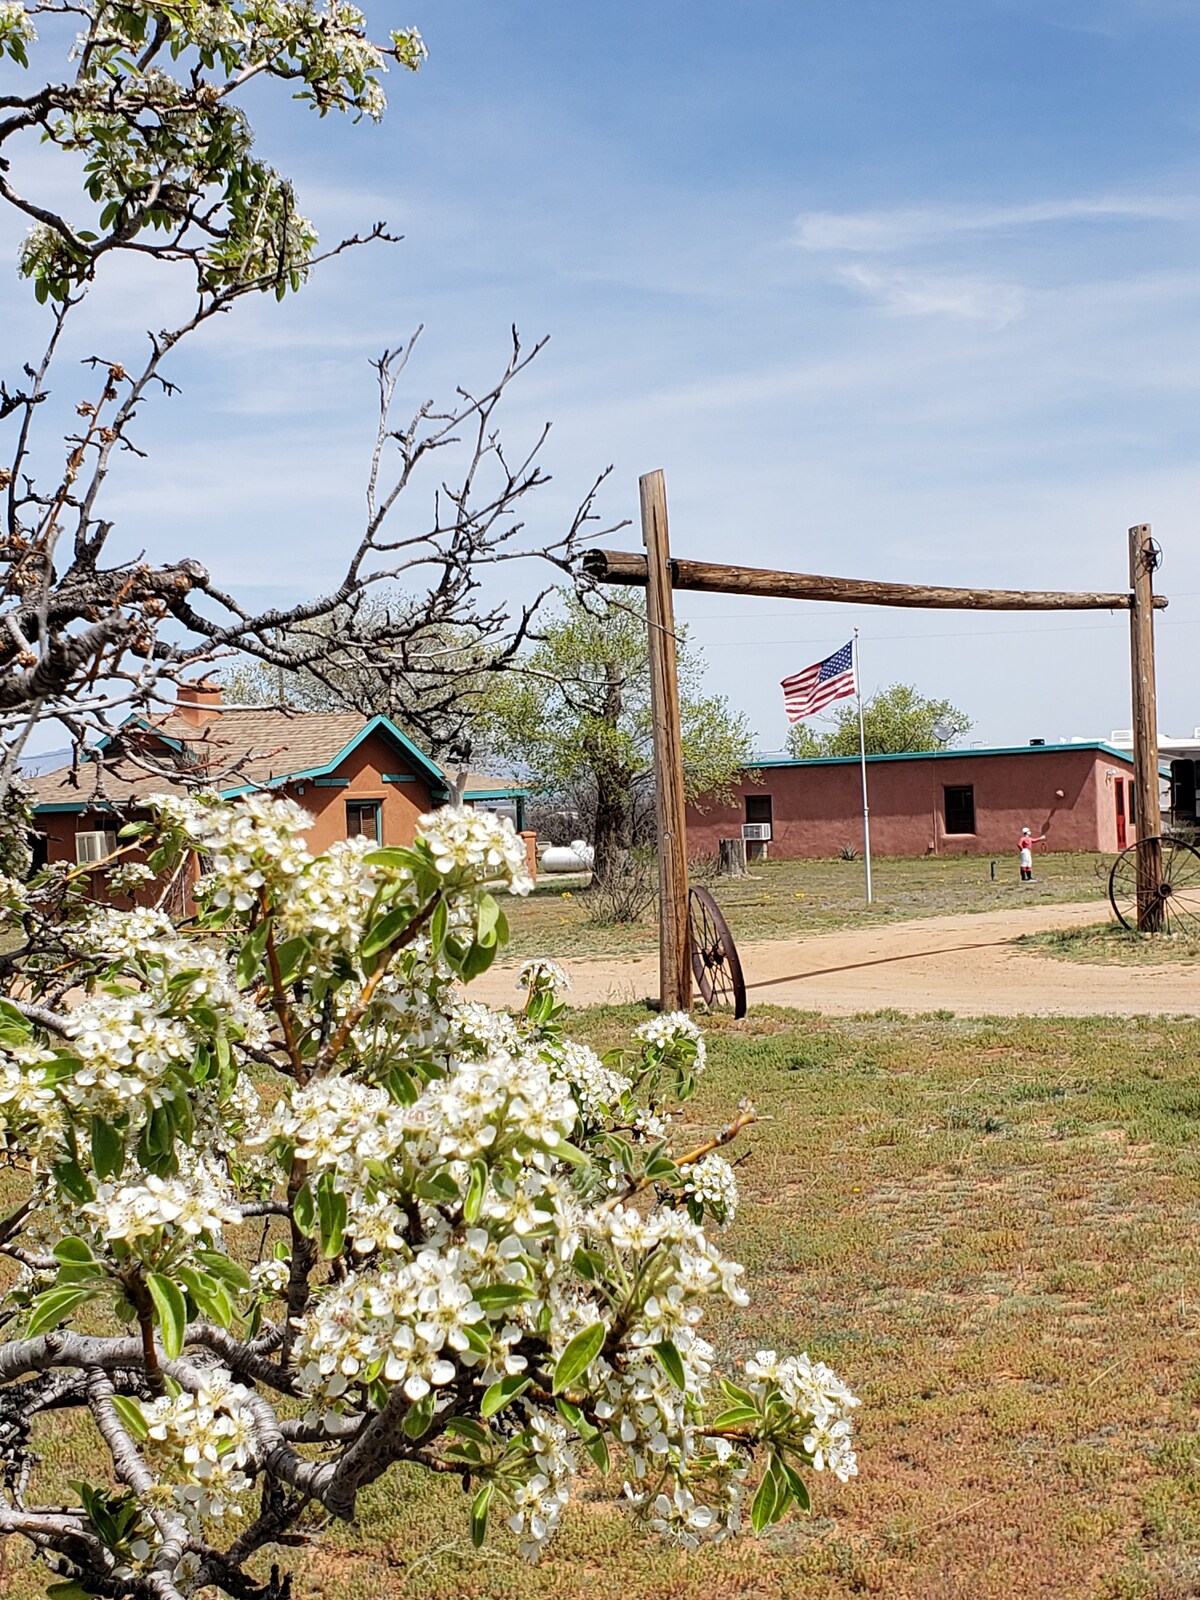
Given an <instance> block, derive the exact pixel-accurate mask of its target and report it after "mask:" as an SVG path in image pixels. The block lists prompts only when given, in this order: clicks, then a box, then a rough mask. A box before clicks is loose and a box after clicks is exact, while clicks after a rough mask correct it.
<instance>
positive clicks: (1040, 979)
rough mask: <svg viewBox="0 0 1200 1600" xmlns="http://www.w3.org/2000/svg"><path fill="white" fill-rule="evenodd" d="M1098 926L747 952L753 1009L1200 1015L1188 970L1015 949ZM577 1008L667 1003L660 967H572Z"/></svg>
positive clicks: (1093, 915) (476, 989)
mask: <svg viewBox="0 0 1200 1600" xmlns="http://www.w3.org/2000/svg"><path fill="white" fill-rule="evenodd" d="M1099 920H1100V908H1099V907H1098V906H1097V905H1096V904H1095V902H1090V903H1088V904H1086V905H1054V906H1029V907H1026V908H1023V909H1021V910H1014V911H989V912H983V913H979V914H976V915H960V916H952V917H927V918H923V919H920V920H915V921H911V922H892V923H887V924H884V925H880V926H876V927H871V928H850V929H842V930H840V931H837V932H832V933H820V934H806V935H805V936H803V937H800V938H796V939H777V940H772V941H771V942H769V943H764V944H751V945H744V946H743V947H742V949H741V957H742V967H743V969H744V971H745V974H746V985H747V989H748V993H749V1000H750V1004H751V1006H754V1005H778V1006H797V1007H800V1008H802V1009H804V1010H808V1011H823V1012H828V1013H829V1014H831V1015H835V1016H845V1015H847V1014H849V1013H852V1012H856V1011H878V1010H882V1009H883V1008H884V1007H888V1006H890V1007H894V1008H895V1009H896V1010H898V1011H905V1012H920V1011H938V1010H947V1011H953V1012H955V1013H956V1014H957V1015H958V1016H1017V1015H1023V1016H1030V1015H1034V1016H1036V1015H1043V1014H1044V1015H1054V1016H1072V1017H1086V1016H1124V1015H1128V1014H1132V1013H1149V1014H1159V1013H1164V1012H1166V1013H1174V1014H1181V1013H1190V1014H1196V1013H1200V972H1197V971H1196V970H1195V969H1193V968H1191V967H1188V966H1183V965H1176V966H1163V967H1122V966H1098V965H1096V966H1093V965H1089V964H1086V963H1083V962H1075V961H1059V960H1055V959H1053V958H1051V957H1049V956H1045V955H1034V954H1031V953H1026V952H1024V951H1021V950H1019V949H1017V948H1016V947H1014V946H1013V945H1012V943H1011V942H1010V941H1011V940H1013V939H1015V938H1016V937H1017V936H1018V935H1019V934H1022V933H1036V932H1039V931H1041V930H1043V929H1047V928H1068V927H1077V926H1080V925H1083V924H1087V923H1094V922H1097V921H1099ZM562 965H563V966H564V967H566V969H567V971H568V972H569V973H570V975H571V981H572V986H573V987H572V992H571V997H570V998H571V1002H572V1004H574V1005H585V1006H586V1005H599V1004H603V1003H605V1002H609V1001H628V1000H641V999H644V998H645V997H646V996H647V995H651V994H656V993H657V992H658V958H657V956H641V957H637V958H634V959H629V960H625V961H619V960H611V959H610V960H602V961H601V960H597V961H584V960H566V961H563V963H562ZM514 972H515V969H514V968H513V967H512V966H505V967H497V968H495V969H493V971H492V972H490V973H487V974H486V975H485V976H484V977H482V978H480V979H478V980H477V982H476V983H474V984H472V986H471V991H472V995H473V996H475V995H477V996H478V997H479V998H480V999H485V1000H490V1001H492V1002H493V1003H494V1004H499V1005H505V1004H509V1003H510V1002H511V1000H512V997H513V993H512V986H513V978H514Z"/></svg>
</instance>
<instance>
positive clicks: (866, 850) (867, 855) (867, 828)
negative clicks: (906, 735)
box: [853, 628, 872, 905]
mask: <svg viewBox="0 0 1200 1600" xmlns="http://www.w3.org/2000/svg"><path fill="white" fill-rule="evenodd" d="M853 662H854V688H855V691H856V693H857V695H858V755H859V760H860V761H861V763H862V792H863V864H864V865H865V867H866V871H867V904H868V905H870V904H871V900H872V895H871V807H870V805H869V804H868V803H867V736H866V732H865V730H864V728H863V703H862V673H861V672H860V671H859V666H858V629H857V628H855V630H854V650H853Z"/></svg>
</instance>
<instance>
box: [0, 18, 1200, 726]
mask: <svg viewBox="0 0 1200 1600" xmlns="http://www.w3.org/2000/svg"><path fill="white" fill-rule="evenodd" d="M367 10H368V15H369V16H371V18H372V20H373V21H374V22H375V24H376V27H377V29H378V30H379V31H382V30H383V29H385V28H387V27H391V26H396V25H400V24H406V23H409V22H415V23H416V24H417V25H418V26H419V27H420V28H421V30H422V32H423V34H424V36H425V38H426V41H427V43H428V45H429V49H430V60H429V62H428V64H427V66H426V68H425V69H424V71H423V72H422V74H421V75H420V76H419V78H417V79H415V80H414V79H410V78H408V77H407V76H404V77H401V76H399V75H395V76H393V77H392V78H391V79H390V80H389V84H388V87H389V94H390V98H391V102H392V103H391V108H390V111H389V114H388V117H387V119H386V120H385V122H384V123H383V125H382V126H380V127H378V128H374V127H372V126H370V125H368V124H362V125H359V126H350V125H348V124H342V123H337V122H335V121H334V120H333V119H327V120H326V121H325V122H324V123H321V122H318V121H317V120H316V119H315V118H313V117H311V116H310V115H308V114H307V113H306V112H305V111H304V110H303V109H301V108H300V107H297V106H294V105H292V104H290V103H289V102H288V101H287V100H286V98H284V97H283V96H282V95H279V94H270V93H264V94H261V95H260V96H259V97H258V100H257V102H256V105H255V108H254V114H255V118H256V122H257V125H258V127H259V142H260V146H261V148H262V149H263V150H264V151H265V153H267V154H268V156H269V157H270V158H271V159H272V160H274V161H275V162H276V164H277V165H279V166H280V167H281V168H282V169H283V170H285V171H287V172H289V173H290V174H292V175H294V177H295V179H296V181H297V186H298V190H299V195H300V199H301V203H302V204H303V206H304V207H305V209H306V210H307V211H308V212H309V214H311V215H312V216H313V218H314V219H315V221H316V222H317V224H318V226H319V228H320V230H321V233H322V236H323V238H324V239H326V240H327V241H332V239H333V238H334V237H335V236H336V235H338V234H339V233H341V232H343V231H347V230H353V229H354V228H355V227H357V226H359V225H361V224H363V223H364V222H370V221H373V220H375V219H376V218H377V217H380V218H386V219H387V220H388V222H389V223H391V224H392V225H393V227H394V228H395V229H396V230H397V231H399V232H403V233H404V234H405V236H406V237H405V242H404V243H403V244H401V245H399V246H396V247H394V248H391V249H378V250H371V251H365V252H362V253H360V254H357V255H355V256H353V257H350V258H343V259H342V260H340V261H338V262H335V263H333V264H332V265H331V266H330V267H329V268H326V269H325V270H324V271H323V272H322V274H321V275H320V277H319V278H318V279H317V280H315V281H314V282H313V283H312V284H311V285H310V286H309V287H308V288H307V289H306V290H305V291H304V292H303V293H302V294H301V295H300V296H299V297H297V298H296V299H295V300H294V301H291V302H290V303H288V304H286V305H285V306H284V307H282V308H280V307H278V306H276V305H275V303H274V301H269V302H268V301H263V302H262V303H256V304H255V305H253V306H247V305H243V306H242V307H241V308H240V309H239V310H237V311H236V312H235V313H234V315H233V316H232V317H231V318H229V319H228V320H227V321H226V322H225V323H224V324H223V325H222V326H221V327H219V328H216V329H212V330H209V331H208V332H206V333H205V334H204V335H203V336H202V337H201V338H199V339H198V340H197V341H195V343H194V345H193V347H192V349H191V350H190V351H189V352H188V354H187V355H186V356H184V357H182V358H181V360H180V363H179V368H178V374H177V375H178V376H179V377H180V378H181V380H182V382H183V385H184V390H183V393H182V394H181V395H180V396H178V397H177V398H175V399H173V400H171V401H170V402H169V403H165V404H162V405H159V406H157V407H156V409H155V411H154V413H153V414H152V416H150V417H148V419H147V422H146V424H145V426H144V428H143V432H142V442H143V443H144V444H146V445H147V446H148V447H149V448H150V450H151V459H150V460H149V461H148V462H146V463H134V462H132V461H130V462H128V463H125V464H123V466H122V468H121V471H120V473H119V474H118V475H117V477H116V479H115V481H114V483H113V490H112V497H111V500H110V505H109V514H110V515H112V514H115V515H117V517H118V519H119V521H118V533H119V537H120V539H121V540H122V541H123V542H124V544H125V546H126V547H128V548H130V549H133V548H137V547H141V546H145V547H147V548H149V549H150V550H152V551H153V552H154V553H155V554H156V555H161V556H164V557H166V556H171V555H178V554H201V555H202V556H203V558H204V559H205V560H206V561H207V562H208V563H209V565H210V566H211V567H212V569H213V570H214V572H216V573H218V574H219V575H220V576H221V578H222V580H223V581H224V582H225V583H226V584H227V585H228V586H230V587H238V588H240V589H241V590H242V591H243V592H248V593H253V594H254V595H255V597H262V598H264V599H265V598H268V597H276V596H278V597H281V598H289V597H295V598H299V597H301V596H302V595H303V594H305V593H307V592H309V591H310V590H311V589H313V588H316V587H319V586H320V585H321V583H322V582H323V581H324V580H327V579H328V578H329V577H331V576H332V575H333V573H334V570H335V564H336V555H337V552H338V550H339V549H343V548H344V547H345V546H346V544H347V543H348V542H349V541H350V540H351V539H352V538H353V537H354V534H355V532H356V530H357V528H358V526H359V523H360V520H361V505H362V484H363V475H364V470H365V464H366V458H367V453H368V449H369V443H370V430H371V423H372V415H371V406H372V390H371V375H370V371H369V368H368V367H367V365H366V362H367V359H368V357H369V356H371V355H372V354H374V353H376V352H377V350H378V349H379V348H380V347H381V346H383V345H384V344H394V343H396V342H398V341H399V340H401V339H402V338H403V337H404V336H405V335H406V334H407V333H409V332H410V331H411V330H412V329H413V328H414V327H415V326H416V325H417V324H418V323H423V324H425V327H426V332H425V335H424V336H423V338H422V341H421V345H420V347H419V350H418V355H417V358H416V359H415V361H414V364H413V367H412V368H411V369H410V373H411V379H412V387H411V390H410V394H411V397H412V399H413V401H414V402H416V401H419V400H421V399H424V398H425V397H426V396H427V395H433V394H439V393H445V392H447V391H448V390H449V389H450V388H451V387H452V386H453V385H454V384H455V383H457V382H468V383H471V384H478V383H479V382H480V381H481V380H483V379H484V378H486V377H488V376H490V375H492V374H493V373H494V372H495V371H496V370H497V369H498V367H499V365H500V363H501V362H502V360H503V358H504V355H505V353H506V341H507V330H508V328H509V326H510V324H512V323H514V322H515V323H516V324H517V325H518V326H519V328H520V330H521V332H522V335H523V336H524V337H525V338H526V339H528V340H532V339H534V338H536V337H538V336H541V335H543V334H549V335H550V344H549V346H548V348H547V349H546V351H545V352H544V354H543V355H542V356H541V357H540V358H539V361H538V362H537V364H536V366H535V368H534V369H533V370H532V371H531V372H530V373H529V374H528V375H527V377H526V378H525V379H524V380H523V381H522V382H521V384H520V386H519V388H518V389H515V390H514V391H513V392H512V395H511V399H510V403H509V408H508V420H507V425H506V431H507V432H508V433H509V435H510V436H511V438H512V439H513V440H514V441H515V440H518V439H520V438H522V437H527V436H528V435H529V434H530V433H531V432H533V431H534V430H536V428H537V427H538V426H539V425H540V423H541V422H543V421H544V420H552V421H553V423H554V431H553V435H552V439H551V443H550V446H549V447H548V451H547V462H548V465H549V466H550V467H551V469H552V470H553V473H554V483H553V485H552V487H551V488H550V489H549V490H547V491H546V492H545V493H544V495H543V496H542V500H541V504H540V506H539V507H538V508H537V509H536V510H532V508H531V521H532V522H533V523H534V525H535V526H537V527H544V528H545V529H546V530H547V531H548V532H549V531H552V530H553V529H555V528H557V527H558V526H559V525H560V524H561V522H562V521H563V519H564V518H565V517H566V516H567V515H568V514H569V511H570V509H571V507H572V506H573V504H574V502H575V500H576V498H578V496H579V495H580V494H581V493H582V492H583V490H584V489H585V488H586V487H587V485H588V483H589V482H590V480H591V479H592V477H594V475H595V473H596V472H597V471H598V470H600V469H601V468H603V467H605V466H607V465H608V464H610V463H611V464H612V465H613V467H614V473H613V476H612V478H611V479H610V480H609V483H608V485H607V487H606V490H605V493H604V497H603V500H602V506H601V510H602V512H603V514H604V516H605V517H606V519H607V520H609V521H617V520H619V519H620V518H621V517H634V516H636V507H637V478H638V475H639V473H641V472H645V471H648V470H650V469H651V468H654V467H662V468H664V469H665V471H666V474H667V485H668V494H669V500H670V510H671V524H672V539H673V544H674V547H675V550H676V552H677V553H679V554H690V555H695V556H698V557H702V558H705V559H710V560H727V561H740V562H745V563H747V564H751V565H763V566H786V567H793V568H799V569H802V570H809V571H830V572H835V573H845V574H848V575H855V576H874V577H881V578H892V579H898V580H908V581H916V582H941V583H952V584H954V583H956V584H964V585H965V584H994V585H999V586H1006V587H1062V588H1099V589H1116V588H1121V587H1123V586H1124V583H1125V576H1126V529H1127V527H1128V526H1129V525H1130V524H1131V523H1133V522H1140V521H1149V522H1151V523H1152V524H1153V525H1154V530H1155V533H1156V535H1157V537H1158V538H1159V539H1160V541H1161V543H1162V544H1163V547H1164V551H1165V564H1164V567H1163V570H1162V574H1161V585H1162V588H1163V589H1164V591H1165V592H1167V593H1168V594H1169V595H1171V597H1172V604H1171V607H1170V609H1169V610H1168V611H1167V613H1166V614H1165V617H1164V618H1162V625H1161V627H1160V632H1159V642H1160V652H1159V653H1160V662H1159V673H1160V726H1161V727H1162V728H1163V730H1164V731H1166V732H1169V733H1179V732H1180V731H1183V732H1188V733H1190V731H1191V729H1192V728H1193V727H1194V726H1196V725H1197V724H1200V688H1198V687H1197V680H1198V676H1200V674H1198V672H1197V654H1198V652H1197V648H1196V646H1197V642H1198V639H1200V634H1198V631H1197V630H1198V629H1200V539H1198V538H1197V535H1196V529H1195V508H1196V506H1197V503H1198V501H1200V456H1198V450H1200V429H1198V428H1197V423H1198V421H1200V408H1198V400H1200V249H1198V245H1200V186H1198V184H1197V177H1198V175H1200V91H1198V89H1197V81H1198V80H1197V72H1196V68H1197V64H1198V61H1200V49H1198V47H1200V3H1193V0H1090V3H1086V4H1085V3H1083V0H1079V3H1074V0H941V3H934V0H807V3H804V4H798V3H796V0H771V3H766V0H744V3H743V4H741V5H739V6H736V7H729V6H720V7H718V6H716V5H713V4H709V3H707V0H691V3H689V4H687V5H684V4H682V3H675V0H643V3H641V4H631V3H625V0H607V3H605V4H602V5H591V6H583V5H571V4H562V3H559V4H551V3H549V0H425V3H424V4H422V0H415V5H414V9H413V10H412V11H411V12H410V11H408V10H406V11H405V12H404V13H403V14H400V13H398V12H397V11H396V10H395V9H394V8H393V7H390V6H382V5H371V4H368V6H367ZM34 160H35V161H36V162H37V170H38V171H39V172H40V173H42V174H44V175H45V174H47V168H46V166H45V165H43V163H44V161H45V158H44V157H41V156H38V157H34ZM29 170H30V171H32V170H33V168H32V167H31V168H30V169H29ZM54 181H56V182H60V181H61V180H57V179H56V180H54ZM13 237H14V236H13V233H12V230H11V228H10V229H9V230H8V231H7V232H5V233H4V235H3V238H2V240H0V243H3V245H4V247H5V253H6V254H7V256H8V257H9V259H11V256H12V242H13ZM165 296H166V291H165V290H164V289H162V288H161V286H159V285H158V284H157V283H156V282H153V281H150V280H147V279H146V278H144V277H141V278H139V277H136V276H134V275H129V276H128V277H125V278H123V279H122V280H121V281H120V282H114V283H112V284H111V285H110V286H109V287H108V288H107V289H106V290H105V291H104V292H102V293H101V294H100V295H98V296H97V297H96V303H95V305H94V306H93V307H92V308H91V311H90V315H91V316H92V319H93V320H92V323H91V324H90V327H89V330H88V336H87V338H86V339H84V340H83V341H82V344H81V346H80V348H81V350H82V349H83V348H84V347H85V346H86V348H87V349H99V348H103V349H104V351H105V353H106V354H108V353H113V354H120V353H122V352H123V351H128V350H131V349H132V348H133V347H134V344H135V342H136V338H137V334H138V330H139V329H140V328H141V327H143V326H144V325H146V324H147V323H149V322H150V321H151V320H152V319H153V318H154V317H156V316H157V315H158V310H159V306H160V304H161V303H162V302H163V300H164V299H165ZM33 315H34V314H33V312H32V311H31V310H30V302H29V298H28V296H27V294H26V291H25V290H24V288H23V287H21V286H19V285H17V284H16V283H15V281H14V279H13V275H12V274H11V273H6V274H5V275H4V276H3V278H2V279H0V317H3V318H4V321H5V323H6V324H7V325H8V326H12V325H14V324H13V321H12V319H13V318H15V317H17V316H20V317H21V318H23V319H27V320H30V321H31V320H32V318H33ZM637 537H638V535H637V533H636V530H633V529H631V530H627V531H626V532H625V533H624V534H623V535H621V536H620V537H619V538H618V539H616V540H614V541H613V542H614V543H618V544H624V545H625V546H626V547H629V548H632V547H634V545H635V543H636V541H637ZM678 609H679V613H680V615H681V616H682V617H683V618H685V619H686V620H687V621H688V622H689V623H690V625H691V627H692V633H693V637H694V638H695V639H696V641H697V642H699V643H700V645H701V646H702V647H703V649H704V651H705V653H706V656H707V660H708V678H709V684H710V687H711V688H712V689H713V690H714V691H718V692H722V693H725V694H727V695H728V696H729V698H730V699H731V701H732V702H733V703H734V704H735V705H736V706H738V707H739V708H740V709H743V710H745V711H746V712H747V713H748V715H749V716H750V719H751V721H752V723H753V725H754V727H755V729H756V731H757V734H758V740H759V743H760V745H761V746H762V747H764V748H769V747H778V746H779V745H780V744H781V743H782V740H783V736H784V732H785V723H784V720H783V713H782V699H781V695H780V692H779V689H778V680H779V679H780V678H781V677H783V676H784V675H785V674H787V673H789V672H792V671H795V670H797V669H798V668H799V667H801V666H803V665H805V664H806V663H807V662H808V661H810V660H812V659H814V658H815V657H816V656H818V655H820V654H824V653H826V652H827V650H828V649H831V648H834V647H836V646H837V645H838V644H840V643H842V642H843V641H844V640H845V638H846V637H847V636H848V633H849V631H850V629H851V628H852V627H853V626H855V625H858V626H859V627H860V628H861V630H862V654H863V664H864V678H865V683H866V687H867V688H868V690H870V689H872V688H875V687H879V686H881V685H884V684H887V683H889V682H893V681H897V680H906V681H912V682H915V683H916V684H918V686H919V687H920V688H921V689H922V690H924V691H925V692H927V693H930V694H937V695H942V694H947V695H949V696H950V697H951V698H952V699H954V700H955V701H956V702H957V703H958V704H959V705H961V706H962V707H963V708H964V709H965V710H966V711H967V712H968V713H969V714H970V715H971V716H972V717H973V718H974V719H975V723H976V727H975V729H974V731H973V734H972V736H971V737H973V738H978V739H982V740H984V741H986V742H989V743H992V742H997V743H1006V742H1020V741H1024V740H1026V739H1029V738H1035V737H1040V738H1049V739H1054V738H1057V737H1059V736H1061V735H1067V736H1069V735H1073V734H1086V735H1093V736H1094V735H1105V734H1107V733H1108V731H1109V730H1110V729H1112V728H1114V727H1124V726H1127V725H1128V722H1129V709H1128V702H1129V689H1128V667H1127V646H1126V637H1127V625H1126V623H1125V619H1124V618H1123V617H1121V616H1116V617H1112V618H1110V617H1108V616H1107V615H1105V614H1103V613H1100V614H1085V615H1079V616H1068V617H1062V618H1045V617H1037V616H1020V615H1017V616H1012V615H999V616H992V617H972V616H970V615H967V614H963V613H955V612H944V613H919V612H908V611H894V610H862V611H851V610H849V609H848V608H843V607H824V606H816V605H799V604H793V605H786V604H784V603H782V602H778V601H755V602H751V601H745V600H739V599H736V598H729V597H722V596H682V597H681V598H680V601H679V607H678Z"/></svg>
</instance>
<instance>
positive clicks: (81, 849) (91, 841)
mask: <svg viewBox="0 0 1200 1600" xmlns="http://www.w3.org/2000/svg"><path fill="white" fill-rule="evenodd" d="M116 848H117V836H116V834H115V833H112V832H109V830H108V829H105V828H102V829H99V830H97V831H96V832H95V833H77V834H76V835H75V860H76V862H77V863H78V865H79V866H81V867H91V866H95V864H96V862H97V861H103V860H104V858H105V856H111V855H112V853H113V851H114V850H115V849H116Z"/></svg>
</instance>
